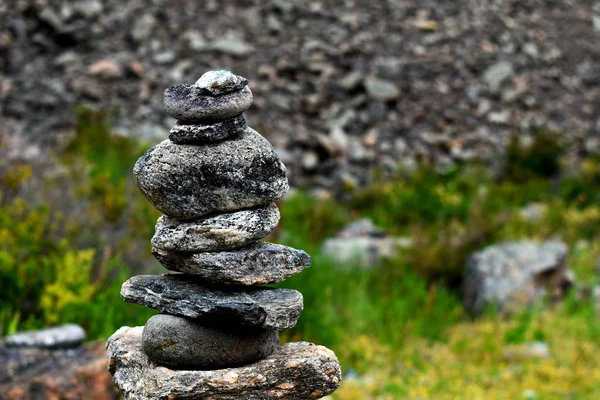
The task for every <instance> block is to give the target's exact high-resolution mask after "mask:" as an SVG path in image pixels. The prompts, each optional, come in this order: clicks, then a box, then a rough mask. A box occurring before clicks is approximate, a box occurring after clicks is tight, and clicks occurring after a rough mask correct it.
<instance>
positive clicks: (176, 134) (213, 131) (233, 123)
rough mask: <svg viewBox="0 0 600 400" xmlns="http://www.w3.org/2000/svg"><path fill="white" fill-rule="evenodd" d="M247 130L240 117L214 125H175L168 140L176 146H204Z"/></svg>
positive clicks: (243, 120) (244, 122) (242, 118)
mask: <svg viewBox="0 0 600 400" xmlns="http://www.w3.org/2000/svg"><path fill="white" fill-rule="evenodd" d="M246 128H247V125H246V119H245V118H244V117H243V116H242V115H240V116H237V117H235V118H230V119H226V120H225V121H221V122H216V123H214V124H184V123H181V122H178V123H176V124H175V125H174V126H173V128H171V131H170V132H169V140H171V141H172V142H173V143H177V144H204V143H210V142H218V141H220V140H223V139H227V138H230V137H234V136H237V135H238V134H240V132H242V131H243V130H244V129H246Z"/></svg>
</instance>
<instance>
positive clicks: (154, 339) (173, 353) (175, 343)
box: [142, 314, 279, 369]
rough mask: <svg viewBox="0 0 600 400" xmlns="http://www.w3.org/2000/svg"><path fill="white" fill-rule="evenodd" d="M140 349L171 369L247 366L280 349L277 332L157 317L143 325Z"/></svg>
mask: <svg viewBox="0 0 600 400" xmlns="http://www.w3.org/2000/svg"><path fill="white" fill-rule="evenodd" d="M142 343H143V348H144V351H145V352H146V354H147V355H148V357H150V358H151V359H152V360H153V361H155V362H157V363H158V364H161V365H164V366H167V367H171V368H173V369H217V368H226V367H233V366H238V365H243V364H249V363H251V362H254V361H256V360H260V359H263V358H265V357H267V356H269V355H270V354H271V353H273V352H274V351H275V349H276V348H277V346H279V332H278V331H274V330H267V329H258V328H255V329H249V328H248V327H247V326H246V327H240V326H237V325H234V326H231V325H225V324H213V326H211V325H207V324H203V323H200V322H199V321H197V320H191V319H187V318H182V317H176V316H174V315H168V314H159V315H155V316H153V317H152V318H150V319H149V320H148V321H147V322H146V326H145V327H144V332H143V335H142Z"/></svg>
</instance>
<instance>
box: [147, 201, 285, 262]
mask: <svg viewBox="0 0 600 400" xmlns="http://www.w3.org/2000/svg"><path fill="white" fill-rule="evenodd" d="M278 223H279V210H278V209H277V206H276V205H275V204H269V205H268V206H264V207H257V208H252V209H247V210H240V211H235V212H232V213H225V214H217V215H213V216H210V217H206V218H201V219H197V220H192V221H180V220H177V219H173V218H169V217H167V216H165V215H163V216H162V217H160V218H159V219H158V222H157V224H156V230H155V233H154V237H153V238H152V245H153V246H154V247H155V248H157V249H162V250H170V251H176V252H200V251H221V250H228V249H232V248H236V247H243V246H245V245H247V244H250V243H253V242H256V241H257V240H260V239H262V238H264V237H265V236H267V235H268V234H269V233H271V231H272V230H273V229H274V228H275V227H276V226H277V224H278ZM159 260H160V259H159Z"/></svg>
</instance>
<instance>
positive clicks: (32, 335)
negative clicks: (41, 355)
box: [0, 324, 86, 349]
mask: <svg viewBox="0 0 600 400" xmlns="http://www.w3.org/2000/svg"><path fill="white" fill-rule="evenodd" d="M85 337H86V334H85V330H83V328H82V327H80V326H79V325H75V324H65V325H61V326H54V327H51V328H47V329H41V330H36V331H27V332H18V333H15V334H13V335H9V336H6V337H3V338H2V339H0V343H3V344H4V345H5V346H6V347H37V348H45V349H65V348H70V347H77V346H79V345H80V344H81V343H82V342H83V341H84V340H85Z"/></svg>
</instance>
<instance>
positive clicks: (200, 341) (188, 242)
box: [107, 71, 341, 400]
mask: <svg viewBox="0 0 600 400" xmlns="http://www.w3.org/2000/svg"><path fill="white" fill-rule="evenodd" d="M247 84H248V81H247V80H246V79H245V78H242V77H240V76H236V75H234V74H232V73H231V72H228V71H211V72H207V73H206V74H204V75H203V76H202V77H201V78H200V79H199V80H198V81H197V82H196V83H195V84H193V85H178V86H173V87H170V88H168V89H167V90H166V91H165V108H166V110H167V112H168V113H169V114H170V115H171V116H173V117H174V118H176V119H177V120H178V122H177V124H176V125H175V126H174V127H173V129H171V132H170V135H169V139H168V140H165V141H163V142H162V143H160V144H158V145H156V146H154V147H152V148H151V149H150V150H148V151H147V152H146V154H144V155H143V156H142V157H141V158H140V159H139V160H138V161H137V163H136V165H135V167H134V175H135V178H136V181H137V184H138V186H139V188H140V190H141V191H142V193H143V194H144V195H145V196H146V198H147V199H148V200H149V201H150V202H151V203H152V204H153V205H154V206H155V207H156V208H157V209H159V210H160V211H161V212H162V213H163V214H164V215H163V216H162V217H161V218H160V219H159V220H158V223H157V224H156V233H155V235H154V237H153V238H152V245H153V249H152V253H153V254H154V256H155V257H156V258H157V259H158V260H159V261H160V263H161V264H162V265H163V266H165V267H166V268H167V269H169V270H171V271H175V272H172V273H168V274H165V275H161V276H153V275H142V276H135V277H133V278H131V279H129V280H128V281H126V282H125V283H124V284H123V287H122V289H121V296H122V297H123V299H124V300H125V301H129V302H133V303H138V304H141V305H143V306H146V307H150V308H154V309H157V310H159V311H160V312H161V314H158V315H155V316H154V317H152V318H150V319H149V320H148V321H147V323H146V325H145V327H143V328H142V327H137V328H129V327H123V328H121V329H119V330H118V331H117V332H116V333H115V334H114V335H113V336H111V338H110V339H109V341H108V345H107V350H108V359H109V369H110V371H111V373H112V374H113V381H114V383H115V385H116V386H117V387H118V388H119V389H120V390H121V391H122V392H123V394H124V396H125V398H126V399H151V398H152V399H154V398H160V399H167V398H168V399H179V398H181V399H214V400H216V399H271V398H272V399H316V398H320V397H323V396H325V395H327V394H329V393H332V392H333V391H334V390H335V389H336V388H337V387H338V386H339V383H340V379H341V373H340V366H339V363H338V361H337V358H336V357H335V354H334V353H333V352H332V351H331V350H328V349H327V348H325V347H322V346H317V345H314V344H311V343H306V342H297V343H288V344H286V345H283V346H280V345H279V331H280V330H282V329H287V328H291V327H293V326H294V325H295V324H296V321H297V320H298V318H299V316H300V314H301V312H302V309H303V299H302V295H301V294H300V293H299V292H298V291H295V290H291V289H276V288H270V287H264V286H261V285H266V284H270V283H276V282H282V281H284V280H285V279H287V278H288V277H290V276H292V275H295V274H297V273H299V272H301V271H302V270H304V269H305V268H308V267H309V266H310V261H311V260H310V257H309V256H308V254H306V253H305V252H304V251H302V250H296V249H293V248H290V247H286V246H281V245H277V244H272V243H266V242H262V241H260V239H263V238H264V237H266V236H267V235H268V234H269V233H270V232H271V231H272V230H273V229H274V228H275V227H276V226H277V224H278V222H279V210H278V209H277V206H276V205H275V204H274V203H273V202H274V201H275V200H277V199H279V198H281V197H282V196H283V195H284V194H285V193H286V191H287V190H288V189H289V186H288V182H287V178H286V170H285V166H284V165H283V163H282V162H281V161H280V160H279V158H278V157H277V154H276V153H275V151H274V149H273V148H272V146H271V145H270V144H269V142H268V141H267V140H266V139H265V138H263V137H262V136H261V135H259V134H258V133H257V132H256V131H254V130H253V129H251V128H249V127H247V126H246V121H245V119H244V117H243V116H242V114H243V112H244V111H246V110H247V109H248V108H249V107H250V105H251V104H252V92H251V91H250V88H249V87H248V86H247Z"/></svg>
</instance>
